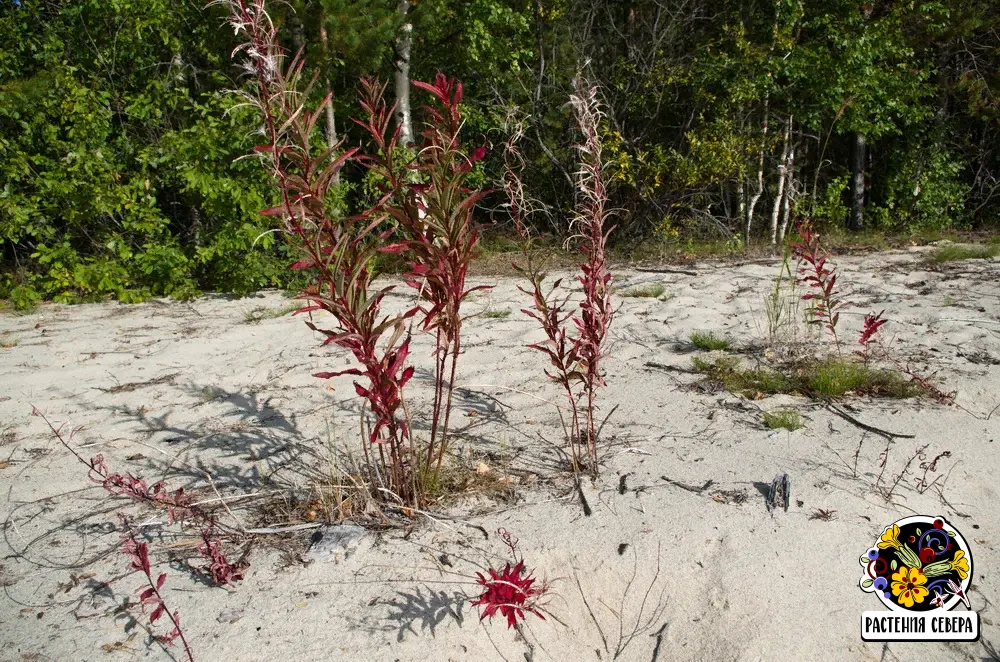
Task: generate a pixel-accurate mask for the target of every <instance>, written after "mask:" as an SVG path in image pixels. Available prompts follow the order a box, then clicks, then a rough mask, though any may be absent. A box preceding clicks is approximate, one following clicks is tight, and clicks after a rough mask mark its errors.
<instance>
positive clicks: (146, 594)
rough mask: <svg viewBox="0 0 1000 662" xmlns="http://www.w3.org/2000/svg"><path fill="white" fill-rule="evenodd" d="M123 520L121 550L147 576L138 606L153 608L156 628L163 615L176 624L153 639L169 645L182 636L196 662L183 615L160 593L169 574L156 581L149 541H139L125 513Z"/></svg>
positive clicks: (152, 623) (151, 621) (191, 659)
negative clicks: (168, 604) (185, 635)
mask: <svg viewBox="0 0 1000 662" xmlns="http://www.w3.org/2000/svg"><path fill="white" fill-rule="evenodd" d="M119 517H120V518H121V521H122V529H123V530H124V533H123V534H122V537H121V538H122V546H121V553H122V554H123V555H124V556H126V557H127V558H128V560H129V568H130V569H131V570H138V571H139V572H141V573H142V574H143V575H144V576H145V578H146V587H145V588H142V589H138V590H139V605H140V607H141V609H142V611H143V613H145V612H146V609H147V608H150V607H151V608H152V609H153V611H152V612H151V613H150V614H149V625H150V627H151V628H152V627H154V626H155V625H156V621H158V620H159V619H160V618H161V617H162V616H164V615H166V617H167V618H168V619H169V620H170V623H171V624H172V625H173V629H171V630H170V632H168V633H167V634H165V635H153V636H154V638H155V639H156V640H157V641H159V642H161V643H164V644H167V645H168V646H172V645H173V644H174V640H176V639H180V640H181V643H182V644H183V645H184V653H185V654H186V655H187V659H188V660H189V662H194V653H192V652H191V646H190V645H189V644H188V641H187V639H186V638H185V637H184V631H183V630H182V629H181V620H180V614H178V612H177V611H176V610H174V611H170V609H169V608H168V607H167V603H166V602H165V601H164V600H163V594H162V593H161V592H160V591H161V590H162V589H163V585H164V583H165V582H166V581H167V574H166V573H160V575H159V576H158V577H157V578H156V580H155V581H154V580H153V574H152V569H151V567H150V562H149V544H148V543H145V542H139V540H138V539H137V538H136V536H135V529H134V528H133V527H132V521H131V520H130V519H129V518H128V517H127V516H125V515H121V514H120V515H119Z"/></svg>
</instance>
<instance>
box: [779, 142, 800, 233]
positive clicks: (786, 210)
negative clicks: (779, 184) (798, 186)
mask: <svg viewBox="0 0 1000 662" xmlns="http://www.w3.org/2000/svg"><path fill="white" fill-rule="evenodd" d="M785 177H786V183H785V202H784V206H783V208H782V210H781V230H779V231H778V242H779V243H782V244H783V243H785V235H786V234H787V233H788V220H789V218H790V217H791V207H792V196H794V195H795V194H796V191H795V143H792V146H791V148H790V149H789V151H788V172H787V174H786V175H785Z"/></svg>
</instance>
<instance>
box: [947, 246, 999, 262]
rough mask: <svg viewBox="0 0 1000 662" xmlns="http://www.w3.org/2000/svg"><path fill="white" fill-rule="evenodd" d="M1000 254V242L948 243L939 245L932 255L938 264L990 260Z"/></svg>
mask: <svg viewBox="0 0 1000 662" xmlns="http://www.w3.org/2000/svg"><path fill="white" fill-rule="evenodd" d="M997 255H1000V244H948V245H946V246H941V247H939V248H938V249H937V250H936V251H934V253H933V254H932V255H931V260H932V261H933V262H935V263H936V264H944V263H945V262H955V261H956V260H988V259H989V258H992V257H996V256H997Z"/></svg>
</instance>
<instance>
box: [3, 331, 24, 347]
mask: <svg viewBox="0 0 1000 662" xmlns="http://www.w3.org/2000/svg"><path fill="white" fill-rule="evenodd" d="M19 342H20V340H18V338H17V337H16V336H12V335H9V334H7V333H5V334H3V335H0V348H3V349H10V348H11V347H17V343H19Z"/></svg>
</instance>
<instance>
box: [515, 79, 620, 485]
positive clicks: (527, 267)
mask: <svg viewBox="0 0 1000 662" xmlns="http://www.w3.org/2000/svg"><path fill="white" fill-rule="evenodd" d="M574 85H575V89H576V92H575V93H574V94H573V95H571V96H570V106H571V107H572V109H573V113H574V117H575V119H576V123H577V126H578V128H579V130H580V132H581V133H582V134H583V140H582V141H581V142H580V143H579V144H578V145H576V149H577V152H578V153H579V155H580V162H579V168H578V170H577V172H576V176H577V187H578V188H577V199H578V201H579V202H578V205H577V209H576V212H575V215H574V217H573V220H572V222H571V226H570V227H571V228H572V229H573V230H574V232H575V234H574V236H573V237H572V238H571V239H577V240H578V241H579V247H580V251H581V252H582V253H583V255H584V262H583V263H582V264H581V265H580V272H581V273H580V275H579V276H577V281H578V282H579V283H580V285H581V287H582V290H583V296H582V301H581V302H580V303H579V306H578V309H577V310H571V309H569V299H570V296H569V294H564V293H563V292H562V291H561V290H560V286H561V285H562V281H561V279H559V280H556V281H555V282H554V283H553V285H552V286H551V287H550V288H548V289H546V288H545V286H544V280H545V277H546V274H545V273H544V272H543V271H542V270H541V268H540V267H539V266H538V265H537V264H536V263H535V262H534V261H533V260H532V256H531V250H530V247H531V236H530V229H529V227H528V223H527V220H526V218H527V216H528V215H530V214H531V213H533V211H535V210H536V209H537V207H535V206H533V205H531V203H530V202H529V201H528V200H527V196H526V195H525V192H524V185H523V182H522V181H521V179H520V176H519V174H518V172H520V170H521V169H522V166H523V163H524V161H523V158H522V157H521V155H520V153H519V152H518V150H517V147H516V143H517V141H518V139H519V137H520V136H521V134H522V131H521V129H520V128H519V126H520V125H516V126H515V128H514V130H513V131H512V133H511V138H509V139H508V141H507V143H506V146H505V147H506V149H505V166H504V176H503V180H504V192H505V193H506V194H507V197H508V199H509V201H510V202H509V208H510V213H511V215H512V217H513V219H514V223H515V226H516V227H517V230H518V232H519V234H520V235H521V237H522V239H523V240H524V242H523V244H524V255H525V264H524V265H522V266H519V265H514V266H515V269H517V270H518V271H519V272H520V273H522V274H524V275H525V276H526V277H527V279H528V280H529V282H530V283H531V287H530V288H521V291H523V292H525V293H526V294H528V295H529V296H531V297H532V301H533V307H532V308H529V309H525V310H524V311H523V312H524V313H525V314H527V315H528V316H530V317H532V318H534V319H535V320H536V321H537V322H538V323H539V325H540V326H541V327H542V330H543V331H544V332H545V337H546V339H545V341H544V342H541V343H535V344H532V345H530V347H531V348H532V349H536V350H538V351H541V352H543V353H544V354H546V355H547V356H548V357H549V361H550V363H551V364H552V367H553V368H554V370H553V371H551V372H550V371H548V370H546V375H547V376H548V377H549V378H550V379H551V380H552V381H554V382H556V383H557V384H559V385H560V387H561V388H562V390H563V392H564V393H565V395H566V398H567V401H568V402H569V407H570V421H569V426H568V431H567V436H568V437H569V444H570V452H571V457H572V461H573V469H574V471H579V470H580V469H581V468H582V467H584V466H586V468H588V469H589V470H590V472H591V473H592V474H594V475H596V474H597V471H598V457H597V432H598V429H597V427H598V426H597V422H596V417H595V413H596V409H597V404H596V396H597V389H598V388H599V387H602V386H605V385H606V383H605V380H604V373H603V369H602V365H601V364H602V360H603V359H604V357H605V340H606V338H607V334H608V329H609V327H610V325H611V322H612V320H613V319H614V315H615V309H614V308H613V306H612V303H611V290H612V275H611V272H610V269H609V267H608V263H607V251H606V247H607V239H608V235H609V234H610V233H611V231H612V230H613V229H614V228H613V227H611V228H609V227H607V220H608V216H609V211H608V209H607V201H608V192H607V189H606V186H605V182H604V176H603V167H604V164H603V161H602V157H601V147H602V146H601V140H600V135H599V127H600V121H601V117H602V113H601V110H600V105H599V103H598V100H597V91H598V90H597V88H596V87H595V86H593V85H591V84H590V83H589V82H587V81H586V79H584V78H583V76H582V75H579V76H577V78H576V80H575V81H574ZM570 321H571V322H572V326H573V328H574V329H575V333H574V334H573V335H570V333H569V330H568V329H567V327H568V326H569V325H568V322H570Z"/></svg>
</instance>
